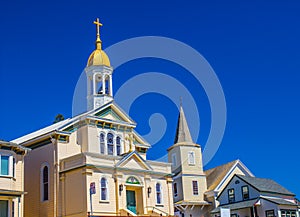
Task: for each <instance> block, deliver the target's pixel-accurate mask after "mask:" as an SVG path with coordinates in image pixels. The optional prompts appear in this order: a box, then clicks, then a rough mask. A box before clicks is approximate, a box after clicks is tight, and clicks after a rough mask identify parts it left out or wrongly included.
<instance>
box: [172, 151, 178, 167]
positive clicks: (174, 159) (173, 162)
mask: <svg viewBox="0 0 300 217" xmlns="http://www.w3.org/2000/svg"><path fill="white" fill-rule="evenodd" d="M172 165H173V167H175V166H176V165H177V159H176V153H174V154H172Z"/></svg>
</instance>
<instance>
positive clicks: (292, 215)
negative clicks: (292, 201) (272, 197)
mask: <svg viewBox="0 0 300 217" xmlns="http://www.w3.org/2000/svg"><path fill="white" fill-rule="evenodd" d="M280 211H281V217H296V210H286V209H283V210H280Z"/></svg>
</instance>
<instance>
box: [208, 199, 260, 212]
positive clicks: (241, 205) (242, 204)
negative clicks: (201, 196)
mask: <svg viewBox="0 0 300 217" xmlns="http://www.w3.org/2000/svg"><path fill="white" fill-rule="evenodd" d="M257 201H258V199H257V198H256V199H252V200H247V201H242V202H237V203H232V204H226V205H223V206H219V207H217V208H215V209H213V210H212V211H211V213H217V212H220V208H229V209H230V210H237V209H244V208H248V207H252V206H253V205H254V204H255V203H256V202H257Z"/></svg>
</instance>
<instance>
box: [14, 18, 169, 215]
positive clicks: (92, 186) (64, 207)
mask: <svg viewBox="0 0 300 217" xmlns="http://www.w3.org/2000/svg"><path fill="white" fill-rule="evenodd" d="M95 24H97V25H100V24H99V22H98V21H97V22H95ZM85 72H86V76H87V87H88V91H87V101H88V105H87V107H88V111H87V112H85V113H83V114H81V115H78V116H75V117H73V118H70V119H66V120H62V121H60V122H58V123H56V124H53V125H51V126H49V127H46V128H44V129H41V130H38V131H36V132H33V133H31V134H28V135H25V136H23V137H21V138H18V139H16V140H14V141H13V142H15V143H18V144H22V145H24V146H26V147H30V148H31V149H32V151H31V152H30V154H28V156H27V157H26V158H25V190H26V192H28V194H26V195H25V216H28V217H34V216H43V217H53V216H72V217H83V216H84V217H85V216H87V215H88V214H93V215H97V216H99V215H101V216H107V215H111V216H116V215H121V216H136V215H144V216H150V215H157V216H159V215H163V216H167V215H173V214H174V206H173V195H172V176H171V165H170V164H169V163H165V162H158V161H150V160H147V151H148V149H149V148H150V144H148V143H147V142H146V141H145V140H144V139H143V138H142V137H141V136H140V135H138V133H137V132H135V130H134V129H135V127H136V123H135V122H134V121H133V120H132V119H131V118H130V117H129V116H128V115H127V114H126V113H125V112H124V111H122V109H121V108H120V107H118V105H117V104H116V103H115V102H114V101H113V94H112V93H113V90H112V73H113V68H112V67H111V66H110V61H109V58H108V56H107V55H106V54H105V52H104V51H103V50H102V42H101V40H100V35H99V29H98V32H97V40H96V49H95V50H94V52H93V53H92V54H91V55H90V57H89V59H88V63H87V66H86V68H85Z"/></svg>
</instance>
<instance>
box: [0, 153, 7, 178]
mask: <svg viewBox="0 0 300 217" xmlns="http://www.w3.org/2000/svg"><path fill="white" fill-rule="evenodd" d="M0 158H1V162H0V167H1V170H0V175H3V176H8V175H9V156H5V155H0Z"/></svg>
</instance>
